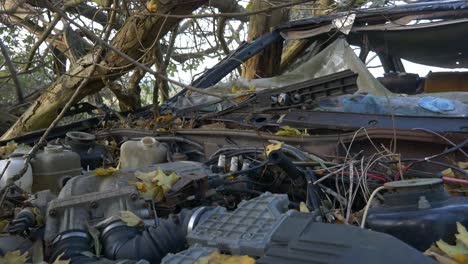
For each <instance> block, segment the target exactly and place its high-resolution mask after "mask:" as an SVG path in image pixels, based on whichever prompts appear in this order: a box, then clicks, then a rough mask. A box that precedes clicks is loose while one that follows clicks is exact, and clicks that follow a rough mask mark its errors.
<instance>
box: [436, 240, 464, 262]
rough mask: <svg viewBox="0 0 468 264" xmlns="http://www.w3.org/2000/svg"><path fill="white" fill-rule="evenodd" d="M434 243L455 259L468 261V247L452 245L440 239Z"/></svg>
mask: <svg viewBox="0 0 468 264" xmlns="http://www.w3.org/2000/svg"><path fill="white" fill-rule="evenodd" d="M436 245H437V246H438V247H439V248H440V250H442V251H443V252H444V253H445V254H447V255H448V256H449V257H451V258H453V259H454V260H455V261H458V262H460V263H468V248H465V247H464V246H463V245H456V246H452V245H449V244H447V243H446V242H444V241H442V240H439V241H437V242H436Z"/></svg>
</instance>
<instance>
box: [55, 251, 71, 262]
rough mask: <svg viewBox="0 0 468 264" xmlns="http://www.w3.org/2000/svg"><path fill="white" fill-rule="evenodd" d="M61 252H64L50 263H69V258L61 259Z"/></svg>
mask: <svg viewBox="0 0 468 264" xmlns="http://www.w3.org/2000/svg"><path fill="white" fill-rule="evenodd" d="M63 254H65V252H63V253H62V254H60V255H58V257H57V258H56V259H55V261H54V262H53V263H52V264H70V260H69V259H62V257H63Z"/></svg>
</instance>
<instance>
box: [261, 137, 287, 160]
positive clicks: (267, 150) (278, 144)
mask: <svg viewBox="0 0 468 264" xmlns="http://www.w3.org/2000/svg"><path fill="white" fill-rule="evenodd" d="M270 143H271V144H270V145H268V146H266V148H265V155H266V156H268V155H270V152H272V151H274V150H279V149H281V148H282V147H283V144H284V143H283V142H281V141H276V140H271V141H270Z"/></svg>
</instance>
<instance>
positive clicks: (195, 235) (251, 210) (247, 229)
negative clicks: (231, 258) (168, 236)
mask: <svg viewBox="0 0 468 264" xmlns="http://www.w3.org/2000/svg"><path fill="white" fill-rule="evenodd" d="M288 204H289V200H288V196H287V195H286V194H272V193H268V192H266V193H264V194H262V195H260V196H258V197H256V198H255V199H251V200H248V201H242V202H241V203H240V204H239V205H238V207H237V209H236V210H234V211H233V212H226V209H225V208H221V209H218V210H213V214H212V215H211V216H209V217H208V218H206V220H204V221H201V222H200V223H199V224H198V225H197V226H196V227H195V228H194V229H193V231H192V232H190V233H189V234H188V236H187V241H188V242H189V244H190V245H194V244H201V245H203V246H208V247H215V248H217V249H219V250H220V251H226V252H229V253H230V254H233V255H250V256H262V255H263V254H264V253H265V250H266V249H267V246H268V242H269V241H270V238H271V235H272V234H273V232H274V231H275V230H276V228H278V226H279V225H280V224H281V222H282V221H283V220H284V219H285V218H286V216H287V215H286V214H285V212H286V211H287V210H288Z"/></svg>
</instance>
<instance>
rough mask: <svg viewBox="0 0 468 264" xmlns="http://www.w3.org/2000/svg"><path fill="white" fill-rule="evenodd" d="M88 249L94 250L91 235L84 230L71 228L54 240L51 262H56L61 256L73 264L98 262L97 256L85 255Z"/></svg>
mask: <svg viewBox="0 0 468 264" xmlns="http://www.w3.org/2000/svg"><path fill="white" fill-rule="evenodd" d="M86 251H88V252H92V251H93V240H92V238H91V236H90V235H88V233H87V232H86V231H84V230H69V231H66V232H63V233H61V234H60V235H59V236H58V237H57V238H56V239H55V240H54V243H53V245H52V252H51V255H50V257H49V262H54V261H55V260H57V259H58V258H59V256H60V259H62V260H65V259H66V260H70V263H72V264H74V263H79V264H88V263H96V262H97V261H98V259H97V258H95V257H89V256H85V255H83V252H86ZM62 254H63V255H62Z"/></svg>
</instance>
